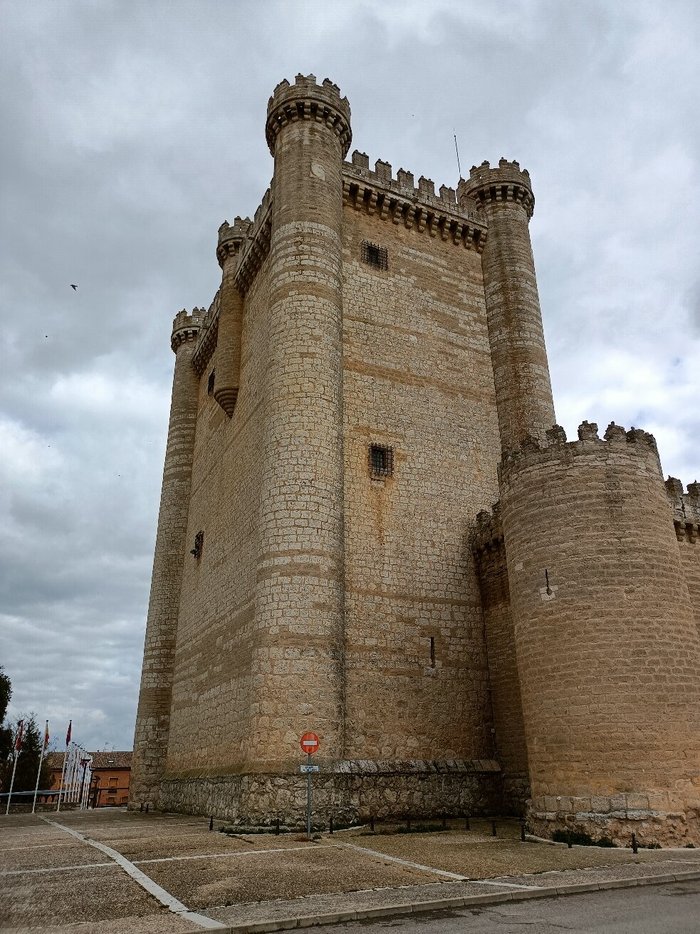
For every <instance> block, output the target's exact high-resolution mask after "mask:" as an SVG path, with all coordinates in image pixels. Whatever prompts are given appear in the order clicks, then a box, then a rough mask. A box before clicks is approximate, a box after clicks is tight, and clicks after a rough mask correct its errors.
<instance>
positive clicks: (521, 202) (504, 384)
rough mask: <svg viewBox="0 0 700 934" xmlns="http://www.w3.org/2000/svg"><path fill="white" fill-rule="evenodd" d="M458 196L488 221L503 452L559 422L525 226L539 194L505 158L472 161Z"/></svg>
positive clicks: (485, 259) (487, 278)
mask: <svg viewBox="0 0 700 934" xmlns="http://www.w3.org/2000/svg"><path fill="white" fill-rule="evenodd" d="M458 197H459V201H460V204H461V205H462V207H463V208H465V209H472V210H473V209H474V208H476V210H477V211H478V212H479V213H480V214H481V215H482V216H483V218H484V220H485V221H486V223H487V225H488V236H487V240H486V245H485V247H484V251H483V253H482V257H481V264H482V270H483V275H484V291H485V297H486V313H487V321H488V332H489V343H490V346H491V359H492V361H493V374H494V380H495V385H496V404H497V408H498V426H499V431H500V435H501V449H502V452H503V454H504V455H505V454H507V453H508V452H510V451H513V450H517V449H518V448H519V447H520V445H521V443H522V442H523V440H524V439H525V438H526V437H528V436H529V437H534V438H539V439H540V440H542V441H544V438H545V432H546V431H547V429H548V428H550V427H551V426H552V424H553V423H554V402H553V399H552V386H551V382H550V378H549V365H548V363H547V351H546V348H545V343H544V332H543V329H542V315H541V312H540V302H539V296H538V293H537V279H536V276H535V264H534V260H533V257H532V246H531V244H530V232H529V229H528V222H529V220H530V218H531V217H532V212H533V209H534V205H535V198H534V196H533V194H532V187H531V185H530V176H529V174H528V172H527V171H525V170H521V169H520V166H519V165H518V163H517V162H508V161H507V160H506V159H501V160H500V162H499V164H498V168H491V167H490V166H489V163H488V162H484V163H482V164H481V165H480V166H478V167H474V168H472V170H471V172H470V175H469V179H468V181H461V182H460V184H459V191H458Z"/></svg>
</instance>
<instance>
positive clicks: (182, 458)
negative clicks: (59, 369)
mask: <svg viewBox="0 0 700 934" xmlns="http://www.w3.org/2000/svg"><path fill="white" fill-rule="evenodd" d="M203 320H204V309H199V308H195V309H194V310H193V312H192V314H188V313H187V312H186V311H184V310H183V311H181V312H179V314H178V315H177V316H176V317H175V320H174V322H173V330H172V336H171V342H170V345H171V347H172V349H173V351H174V353H175V373H174V376H173V388H172V396H171V404H170V421H169V424H168V441H167V446H166V451H165V466H164V468H163V486H162V491H161V498H160V511H159V513H158V531H157V534H156V549H155V556H154V559H153V576H152V578H151V595H150V599H149V604H148V618H147V622H146V639H145V646H144V654H143V669H142V672H141V689H140V692H139V704H138V713H137V716H136V734H135V736H134V756H133V762H132V767H131V783H130V790H129V805H130V807H135V806H137V805H141V804H151V805H152V806H155V807H157V806H158V804H159V796H160V781H161V778H162V777H163V772H164V769H165V760H166V754H167V748H168V734H169V730H170V702H171V694H172V684H173V665H174V661H175V644H176V637H177V620H178V609H179V605H180V588H181V582H182V563H183V560H184V557H185V552H186V550H187V548H186V535H187V516H188V512H189V505H190V482H191V477H192V454H193V450H194V435H195V426H196V422H197V393H198V388H199V380H198V377H197V375H196V373H195V371H194V369H193V368H192V355H193V353H194V347H195V341H196V338H197V335H198V333H199V329H200V327H201V324H202V321H203Z"/></svg>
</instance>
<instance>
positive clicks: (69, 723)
mask: <svg viewBox="0 0 700 934" xmlns="http://www.w3.org/2000/svg"><path fill="white" fill-rule="evenodd" d="M72 725H73V721H72V720H69V721H68V732H67V733H66V751H65V752H64V753H63V768H62V769H61V785H60V787H59V789H58V804H57V805H56V813H58V812H59V811H60V810H61V795H62V794H63V777H64V775H65V774H66V760H67V759H68V744H69V743H70V733H71V727H72Z"/></svg>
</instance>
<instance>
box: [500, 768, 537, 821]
mask: <svg viewBox="0 0 700 934" xmlns="http://www.w3.org/2000/svg"><path fill="white" fill-rule="evenodd" d="M501 787H502V789H503V807H502V812H503V814H507V815H510V816H513V817H524V816H525V813H526V808H527V801H528V798H529V797H530V779H529V777H528V775H527V774H526V773H517V772H505V773H504V775H503V778H502V781H501Z"/></svg>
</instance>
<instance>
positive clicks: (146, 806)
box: [146, 801, 148, 814]
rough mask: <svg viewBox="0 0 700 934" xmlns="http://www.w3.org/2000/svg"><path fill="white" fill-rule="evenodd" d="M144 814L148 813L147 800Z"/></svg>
mask: <svg viewBox="0 0 700 934" xmlns="http://www.w3.org/2000/svg"><path fill="white" fill-rule="evenodd" d="M146 814H148V801H147V802H146Z"/></svg>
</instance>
